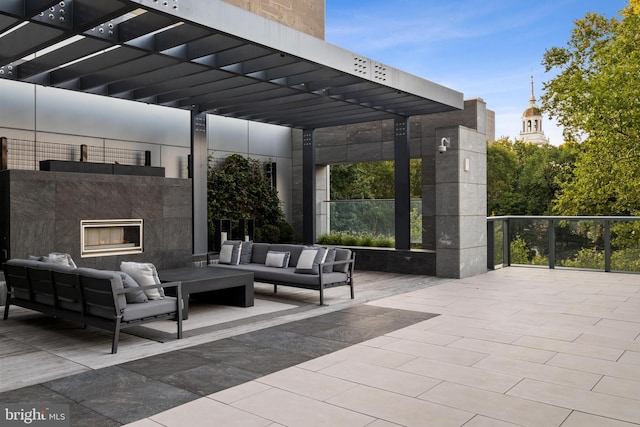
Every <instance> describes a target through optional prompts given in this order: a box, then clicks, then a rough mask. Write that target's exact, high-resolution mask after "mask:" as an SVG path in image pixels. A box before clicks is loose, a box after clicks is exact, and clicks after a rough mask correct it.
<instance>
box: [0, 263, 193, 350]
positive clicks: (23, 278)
mask: <svg viewBox="0 0 640 427" xmlns="http://www.w3.org/2000/svg"><path fill="white" fill-rule="evenodd" d="M4 275H5V280H6V282H7V290H8V294H7V299H6V302H5V308H4V320H6V319H7V318H8V316H9V306H10V305H12V304H13V305H16V306H20V307H24V308H28V309H30V310H35V311H38V312H41V313H44V314H48V315H50V316H53V317H59V318H63V319H67V320H71V321H75V322H79V323H82V324H83V325H85V326H86V325H91V326H95V327H98V328H101V329H106V330H109V331H113V339H112V344H111V353H112V354H113V353H116V352H117V351H118V339H119V334H120V330H121V329H124V328H128V327H132V326H137V325H140V324H143V323H147V322H153V321H156V320H160V319H175V320H176V323H177V336H178V339H180V338H182V301H181V300H180V295H181V284H180V282H171V283H162V284H161V285H138V284H137V283H136V284H132V281H131V280H130V278H127V277H126V276H125V275H123V273H122V272H120V271H107V270H96V269H92V268H75V267H72V266H68V265H62V264H54V263H49V262H41V261H35V260H25V259H10V260H8V261H7V262H6V263H4ZM123 278H124V281H123ZM134 282H135V281H134ZM125 284H127V286H131V287H125ZM168 287H175V288H177V292H176V295H177V297H168V296H164V293H163V292H162V297H159V298H158V299H149V298H146V294H145V295H142V294H141V293H143V294H144V293H145V292H149V291H152V292H153V293H154V294H155V293H158V294H159V293H160V292H159V291H160V289H161V288H168ZM128 299H129V300H130V301H131V302H127V300H128ZM134 301H137V302H134Z"/></svg>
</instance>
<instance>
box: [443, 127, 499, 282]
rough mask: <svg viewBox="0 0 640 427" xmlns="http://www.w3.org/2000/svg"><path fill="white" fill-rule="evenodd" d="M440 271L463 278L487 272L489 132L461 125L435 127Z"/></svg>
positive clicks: (448, 275)
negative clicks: (442, 144) (439, 149)
mask: <svg viewBox="0 0 640 427" xmlns="http://www.w3.org/2000/svg"><path fill="white" fill-rule="evenodd" d="M442 138H448V139H449V141H450V146H449V147H448V148H447V150H446V152H442V153H440V152H438V153H436V155H435V156H436V158H435V170H436V176H435V197H436V204H435V214H436V224H435V227H436V274H437V276H438V277H450V278H456V279H459V278H464V277H470V276H474V275H476V274H481V273H484V272H486V271H487V234H486V232H487V225H486V222H487V217H486V215H487V197H486V192H487V186H486V174H487V169H486V156H487V155H486V143H485V134H484V133H483V132H478V131H477V130H474V129H469V128H466V127H462V126H453V127H446V128H437V129H436V138H435V139H436V140H435V144H436V145H440V142H441V140H442Z"/></svg>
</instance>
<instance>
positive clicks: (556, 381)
mask: <svg viewBox="0 0 640 427" xmlns="http://www.w3.org/2000/svg"><path fill="white" fill-rule="evenodd" d="M381 277H385V276H384V275H382V276H381ZM385 279H388V280H386V281H385V283H387V285H385V286H388V287H389V289H387V291H388V292H384V291H382V289H383V288H384V287H385V286H378V287H376V289H375V291H373V290H371V291H368V292H369V293H368V294H367V292H366V291H365V292H364V293H365V294H367V295H368V296H367V298H365V299H361V300H358V301H356V304H348V301H343V300H342V298H343V296H342V295H338V294H332V297H333V298H335V299H334V300H333V308H326V307H322V308H317V309H313V310H306V311H304V312H296V313H294V314H291V313H289V314H287V315H283V316H277V315H276V316H274V317H273V318H271V319H269V320H268V324H265V325H264V328H249V327H248V326H247V325H245V326H244V327H243V328H244V329H242V330H235V331H234V332H230V331H226V332H224V334H227V336H224V337H219V338H215V339H212V337H211V336H208V339H209V342H196V341H191V342H188V343H186V344H187V345H185V343H179V342H178V341H173V342H168V343H164V344H158V345H157V346H156V345H155V344H154V345H144V346H143V345H142V344H139V343H138V341H136V340H134V339H131V340H129V342H128V343H125V344H124V345H121V348H120V352H122V353H123V354H127V350H129V353H135V354H136V355H137V357H138V358H137V360H128V361H127V360H124V359H123V360H120V359H112V360H118V363H119V364H118V365H117V366H111V367H105V368H102V369H99V366H96V367H92V368H88V367H85V371H83V372H81V373H80V374H79V375H78V376H76V377H75V378H82V376H83V375H89V376H87V377H84V379H83V380H78V381H74V380H73V379H72V378H74V377H73V376H72V377H64V378H59V379H57V380H50V381H48V382H44V383H43V384H37V385H32V386H30V387H26V388H19V389H14V390H11V391H7V392H5V393H2V394H0V401H3V402H4V401H8V399H10V400H12V401H16V400H19V398H22V399H28V398H32V399H33V398H35V397H36V396H42V397H43V398H44V396H47V395H50V396H53V395H55V396H64V398H66V399H68V400H69V401H71V402H76V403H80V404H82V403H83V402H84V403H85V404H84V405H82V408H84V409H82V410H83V411H86V412H91V411H95V413H99V414H104V413H105V412H101V408H103V407H105V408H106V407H113V406H114V402H116V403H117V402H120V404H122V405H126V404H127V402H131V401H133V402H136V403H137V404H138V405H151V402H153V400H152V399H150V398H149V396H148V395H147V396H144V395H141V394H140V393H143V394H144V393H147V394H148V393H151V392H153V388H151V389H145V390H141V389H137V388H136V387H137V385H138V384H137V383H136V381H135V380H134V381H133V382H132V380H131V378H134V377H135V375H140V376H139V377H135V378H137V379H138V380H139V381H142V382H145V381H146V382H148V383H149V384H153V385H154V386H155V387H157V388H158V393H159V394H162V395H163V396H164V395H165V394H166V393H168V390H167V389H162V390H161V388H162V387H163V386H164V385H167V384H169V385H170V386H172V387H174V388H173V389H171V390H173V391H174V392H175V393H176V395H175V397H174V400H173V402H174V404H172V405H170V406H171V409H166V408H163V409H158V411H157V413H153V414H150V415H147V416H146V418H143V419H140V420H138V421H136V422H134V423H132V424H130V425H131V426H136V427H146V426H150V427H151V426H152V427H158V426H185V425H189V426H218V425H219V426H225V427H233V426H241V427H245V426H304V427H307V426H371V427H384V426H397V425H402V426H429V425H433V426H465V427H479V426H496V427H500V426H511V425H516V426H536V427H537V426H563V427H577V426H580V427H585V426H586V427H589V426H598V427H602V426H604V427H607V426H632V425H640V275H633V274H613V273H599V272H585V271H568V270H559V269H556V270H548V269H537V268H514V267H511V268H506V269H502V270H498V271H494V272H489V273H486V274H483V275H480V276H476V277H472V278H469V279H462V280H446V281H444V280H440V281H436V282H432V283H428V284H427V283H426V282H424V278H417V277H416V278H412V277H411V276H401V277H394V278H391V277H390V276H386V277H385ZM360 280H361V282H362V287H363V289H364V288H366V285H367V283H369V282H371V283H373V282H375V281H376V273H363V274H362V276H361V277H360ZM412 280H413V282H412ZM419 280H422V282H421V283H415V282H417V281H419ZM356 283H358V282H356ZM393 283H395V285H393ZM401 286H403V287H404V288H405V289H408V291H407V292H395V291H394V292H391V290H392V289H391V288H399V287H401ZM303 292H304V291H303ZM298 295H304V294H303V293H300V294H298ZM333 295H335V296H333ZM328 302H329V303H330V304H331V303H332V302H331V301H328ZM336 310H338V311H336ZM430 314H438V316H436V317H430ZM420 316H424V317H422V318H421V317H420ZM236 332H237V333H236ZM218 333H220V332H218ZM196 338H197V337H194V338H193V339H194V340H195V339H196ZM197 339H202V338H197ZM181 341H183V340H181ZM177 343H179V344H177ZM101 344H102V345H105V343H101ZM230 344H233V345H230ZM177 345H178V347H176V346H177ZM127 346H128V347H129V348H127ZM159 346H165V347H164V348H165V349H167V350H171V352H170V353H162V352H161V354H157V355H156V356H153V357H151V358H150V357H148V358H142V356H144V354H143V353H144V352H143V351H142V350H140V349H141V348H145V347H149V348H151V347H152V348H153V349H154V351H156V350H155V349H156V348H157V347H159ZM320 348H323V350H322V351H320V350H319V349H320ZM243 349H244V351H243ZM316 351H317V353H316ZM2 353H3V351H0V354H2ZM258 353H264V355H265V358H264V359H262V358H261V357H259V355H258ZM174 356H175V357H174ZM316 356H317V357H316ZM0 357H2V358H0V363H2V368H3V369H2V370H3V371H5V368H6V365H5V363H3V360H6V359H5V358H4V357H3V356H0ZM125 357H127V356H121V355H120V353H119V354H118V355H117V356H116V358H125ZM105 359H106V357H105ZM213 359H217V360H218V362H220V364H218V365H216V368H215V369H214V368H212V365H211V364H210V363H208V362H210V361H211V360H213ZM269 360H270V361H271V362H261V361H269ZM205 361H207V362H206V363H205ZM225 361H226V362H225ZM230 361H233V363H231V362H230ZM276 361H280V364H279V365H278V364H276V365H273V363H276ZM73 363H76V362H73ZM100 364H101V363H97V364H96V365H100ZM203 367H204V368H203ZM14 369H15V368H14ZM2 376H4V374H2ZM225 378H227V379H232V380H231V381H229V382H228V383H227V385H221V386H218V385H216V384H219V383H223V382H224V381H223V379H225ZM149 379H151V380H153V381H151V380H149ZM196 379H198V381H196ZM239 379H240V380H239ZM123 383H124V384H125V386H124V387H121V388H120V389H119V390H123V389H127V387H129V393H121V394H120V395H112V396H111V397H109V396H107V395H102V394H98V395H96V392H95V389H96V388H97V387H99V386H100V385H101V384H116V385H118V386H122V384H123ZM39 393H41V394H39ZM92 393H93V395H92ZM137 393H138V394H137ZM181 393H182V394H181ZM185 393H188V395H186V394H185ZM185 402H186V403H185ZM74 407H75V406H74ZM124 408H125V406H123V409H124ZM72 415H73V410H72ZM84 416H87V418H86V419H87V420H89V419H91V420H94V421H95V423H94V424H92V425H118V424H120V423H121V421H120V422H118V421H117V420H118V417H117V416H113V417H111V418H108V417H104V415H102V416H101V417H97V416H96V417H94V418H91V417H90V416H89V415H87V414H84ZM126 418H127V417H126V415H125V416H123V417H122V418H120V419H121V420H122V419H126ZM72 419H73V418H72ZM110 422H111V424H109V423H110Z"/></svg>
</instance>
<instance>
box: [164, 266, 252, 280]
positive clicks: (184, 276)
mask: <svg viewBox="0 0 640 427" xmlns="http://www.w3.org/2000/svg"><path fill="white" fill-rule="evenodd" d="M249 275H250V276H252V277H253V273H251V272H246V271H233V270H228V269H223V268H207V267H183V268H175V269H171V270H161V271H159V272H158V276H160V280H162V281H163V282H182V283H185V282H199V281H206V280H211V279H227V278H233V277H240V276H249Z"/></svg>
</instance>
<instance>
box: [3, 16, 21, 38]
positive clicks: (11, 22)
mask: <svg viewBox="0 0 640 427" xmlns="http://www.w3.org/2000/svg"><path fill="white" fill-rule="evenodd" d="M19 23H20V20H19V19H17V18H14V17H12V16H7V15H0V34H2V33H4V32H5V31H7V30H9V29H11V28H13V27H15V26H16V25H18V24H19Z"/></svg>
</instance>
